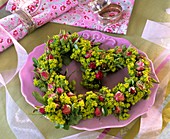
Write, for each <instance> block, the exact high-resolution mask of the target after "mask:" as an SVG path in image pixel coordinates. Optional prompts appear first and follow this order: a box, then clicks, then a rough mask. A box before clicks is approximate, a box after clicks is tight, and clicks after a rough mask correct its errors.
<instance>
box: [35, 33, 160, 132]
mask: <svg viewBox="0 0 170 139" xmlns="http://www.w3.org/2000/svg"><path fill="white" fill-rule="evenodd" d="M100 45H101V44H100V43H96V42H94V40H91V41H90V40H86V39H84V38H83V37H82V36H79V35H78V34H77V33H73V34H71V33H66V32H65V31H62V32H61V33H60V34H58V35H54V36H53V38H52V39H49V40H48V42H47V43H46V47H45V52H44V53H43V54H42V55H41V56H40V57H39V58H38V59H35V58H33V62H34V73H35V76H34V81H33V83H34V85H35V86H36V87H38V88H39V89H40V90H41V91H42V92H43V93H44V96H41V95H40V94H39V93H38V92H33V96H34V97H35V98H36V100H37V101H38V102H40V103H42V104H43V106H37V107H36V109H35V111H39V112H40V113H41V114H43V115H44V116H45V117H46V118H48V119H49V120H50V121H52V122H54V123H55V127H56V128H64V129H68V128H69V126H70V125H76V124H78V123H79V121H80V120H82V119H89V118H93V117H95V116H96V117H101V116H107V115H110V114H113V115H114V116H116V117H118V119H120V120H126V119H128V118H129V116H130V115H129V113H128V111H129V110H130V108H131V106H132V105H135V104H136V103H137V102H139V101H140V100H141V99H146V98H148V96H149V94H150V93H151V91H150V88H151V87H152V86H153V83H156V82H157V81H156V80H155V79H153V78H152V77H151V76H150V74H151V69H150V62H149V61H148V59H147V58H146V57H145V56H144V55H142V54H140V53H138V51H137V50H136V48H134V47H130V46H129V47H126V46H116V47H114V48H112V49H109V50H104V49H101V48H100ZM71 60H75V61H77V62H79V63H81V71H82V82H81V85H82V86H84V87H85V88H88V89H89V91H87V92H86V93H85V94H80V92H79V94H78V95H76V91H75V81H74V80H72V81H69V80H68V79H69V76H66V75H67V73H65V74H62V73H61V71H62V67H63V64H64V65H68V64H69V63H70V62H71ZM125 67H127V69H128V75H129V77H128V78H127V77H125V78H124V83H118V84H117V85H116V86H115V87H113V88H111V89H109V88H108V87H106V86H103V85H102V79H103V78H104V77H105V76H106V75H107V74H108V73H113V72H116V71H118V70H120V69H122V68H125Z"/></svg>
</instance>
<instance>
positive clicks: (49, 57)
mask: <svg viewBox="0 0 170 139" xmlns="http://www.w3.org/2000/svg"><path fill="white" fill-rule="evenodd" d="M49 59H54V56H53V55H52V54H49V55H48V56H47V57H46V60H49Z"/></svg>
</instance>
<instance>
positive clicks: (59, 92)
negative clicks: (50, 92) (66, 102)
mask: <svg viewBox="0 0 170 139" xmlns="http://www.w3.org/2000/svg"><path fill="white" fill-rule="evenodd" d="M56 92H57V93H58V94H62V93H63V92H64V90H63V88H61V87H58V88H57V89H56Z"/></svg>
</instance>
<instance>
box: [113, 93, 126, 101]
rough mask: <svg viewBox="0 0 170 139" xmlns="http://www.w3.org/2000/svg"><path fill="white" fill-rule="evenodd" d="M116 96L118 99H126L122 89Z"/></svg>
mask: <svg viewBox="0 0 170 139" xmlns="http://www.w3.org/2000/svg"><path fill="white" fill-rule="evenodd" d="M114 98H115V100H116V101H124V100H125V97H124V94H123V93H122V92H120V91H118V92H117V93H116V94H115V96H114Z"/></svg>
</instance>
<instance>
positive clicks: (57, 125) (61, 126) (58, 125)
mask: <svg viewBox="0 0 170 139" xmlns="http://www.w3.org/2000/svg"><path fill="white" fill-rule="evenodd" d="M55 128H57V129H58V128H64V125H60V124H56V125H55Z"/></svg>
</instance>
